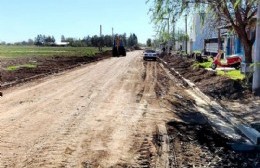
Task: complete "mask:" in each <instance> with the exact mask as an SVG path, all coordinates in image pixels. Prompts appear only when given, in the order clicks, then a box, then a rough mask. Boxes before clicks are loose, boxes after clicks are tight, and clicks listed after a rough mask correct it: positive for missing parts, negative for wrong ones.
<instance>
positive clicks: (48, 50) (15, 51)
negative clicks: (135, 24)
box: [0, 45, 110, 58]
mask: <svg viewBox="0 0 260 168" xmlns="http://www.w3.org/2000/svg"><path fill="white" fill-rule="evenodd" d="M108 49H110V48H104V50H108ZM98 52H99V51H98V49H97V48H95V47H37V46H1V45H0V58H19V57H42V56H45V57H48V56H93V55H95V54H96V53H98Z"/></svg>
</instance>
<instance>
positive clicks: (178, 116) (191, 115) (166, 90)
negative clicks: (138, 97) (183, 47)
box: [155, 64, 260, 168]
mask: <svg viewBox="0 0 260 168" xmlns="http://www.w3.org/2000/svg"><path fill="white" fill-rule="evenodd" d="M177 65H178V64H177ZM158 72H159V69H158ZM174 79H176V78H174ZM157 80H158V83H157V84H156V87H155V91H156V95H157V97H158V99H161V101H160V105H161V107H164V108H168V110H169V111H171V112H172V113H173V114H174V115H175V117H174V118H173V119H172V121H170V122H168V123H167V124H166V126H167V133H168V137H169V167H171V168H175V167H176V168H177V167H241V168H242V167H245V168H246V167H259V166H260V163H259V153H258V152H257V151H244V152H239V151H234V150H233V148H232V147H233V146H234V145H237V144H236V143H235V142H234V141H233V140H231V139H229V138H227V137H225V136H224V135H222V134H220V133H219V132H217V130H215V129H213V128H212V127H211V126H210V125H209V123H208V120H207V119H206V118H205V116H204V115H202V114H201V113H200V112H198V109H197V107H196V106H197V104H196V101H194V99H193V98H191V97H190V96H189V95H188V94H187V93H186V92H185V91H184V90H185V89H184V88H185V87H183V85H180V84H179V80H178V79H176V81H175V80H172V79H171V80H170V79H169V77H168V76H167V75H165V74H164V73H158V74H157Z"/></svg>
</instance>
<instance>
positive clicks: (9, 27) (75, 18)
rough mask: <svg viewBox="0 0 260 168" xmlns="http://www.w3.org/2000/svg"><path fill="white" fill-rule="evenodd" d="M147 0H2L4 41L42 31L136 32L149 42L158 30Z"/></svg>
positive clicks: (80, 34)
mask: <svg viewBox="0 0 260 168" xmlns="http://www.w3.org/2000/svg"><path fill="white" fill-rule="evenodd" d="M148 11H149V5H148V4H146V0H1V2H0V42H1V41H5V42H7V43H13V42H18V41H19V42H20V41H23V40H24V41H27V40H28V39H33V40H34V38H35V37H36V36H37V35H38V34H43V35H51V36H54V37H55V39H56V41H60V38H61V35H64V36H65V37H73V38H80V39H82V38H83V37H85V36H87V35H90V36H93V35H99V27H100V25H102V28H103V29H102V34H103V35H107V34H108V35H111V34H112V27H113V28H114V33H118V34H123V33H126V34H127V36H129V35H130V33H135V34H136V35H137V37H138V41H139V42H141V43H146V40H147V39H148V38H153V35H154V34H155V32H154V29H153V26H154V25H153V24H152V23H151V20H150V15H149V14H148Z"/></svg>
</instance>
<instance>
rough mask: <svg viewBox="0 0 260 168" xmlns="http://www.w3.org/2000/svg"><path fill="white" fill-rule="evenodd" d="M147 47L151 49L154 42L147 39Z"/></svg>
mask: <svg viewBox="0 0 260 168" xmlns="http://www.w3.org/2000/svg"><path fill="white" fill-rule="evenodd" d="M146 45H147V47H151V46H152V40H151V39H150V38H148V39H147V41H146Z"/></svg>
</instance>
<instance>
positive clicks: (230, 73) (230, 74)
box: [192, 58, 245, 80]
mask: <svg viewBox="0 0 260 168" xmlns="http://www.w3.org/2000/svg"><path fill="white" fill-rule="evenodd" d="M212 62H213V59H212V58H209V59H208V61H206V62H202V63H199V62H196V63H194V64H193V65H192V66H193V67H197V68H211V64H212ZM217 75H222V76H226V77H228V78H231V79H234V80H237V79H239V80H243V79H244V78H245V75H244V74H241V72H240V70H231V71H220V70H218V71H217Z"/></svg>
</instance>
